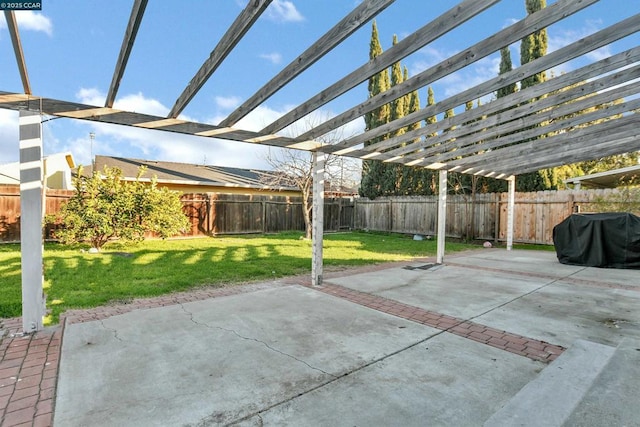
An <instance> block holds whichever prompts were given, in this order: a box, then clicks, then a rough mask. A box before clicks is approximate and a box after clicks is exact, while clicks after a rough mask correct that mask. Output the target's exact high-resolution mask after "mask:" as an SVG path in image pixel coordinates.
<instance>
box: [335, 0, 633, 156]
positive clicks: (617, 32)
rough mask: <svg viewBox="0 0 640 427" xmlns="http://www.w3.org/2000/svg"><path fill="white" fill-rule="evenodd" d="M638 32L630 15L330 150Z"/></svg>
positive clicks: (399, 127) (416, 120)
mask: <svg viewBox="0 0 640 427" xmlns="http://www.w3.org/2000/svg"><path fill="white" fill-rule="evenodd" d="M556 4H558V3H556ZM546 9H548V8H546ZM546 9H543V10H546ZM538 13H539V12H538ZM530 16H533V15H530ZM520 22H522V21H520ZM639 30H640V15H634V16H632V17H630V18H627V19H625V20H623V21H621V22H619V23H617V24H614V25H612V26H610V27H608V28H605V29H603V30H600V31H598V32H597V33H594V34H592V35H590V36H587V37H585V38H583V39H580V40H578V41H576V42H574V43H572V44H571V45H569V46H565V47H563V48H561V49H558V50H556V51H554V52H551V53H549V54H547V55H545V56H543V57H541V58H539V59H537V60H535V61H531V62H529V63H528V64H525V65H522V66H520V67H518V68H516V69H514V70H512V71H510V72H507V73H504V74H502V75H500V76H497V77H494V78H492V79H490V80H487V81H485V82H483V83H480V84H479V85H476V86H474V87H472V88H469V89H467V90H464V91H462V92H460V93H458V94H456V95H453V96H451V97H449V98H447V99H445V100H442V101H440V102H437V103H436V104H434V105H432V106H428V107H425V108H423V109H421V110H419V111H417V112H414V113H411V114H408V115H407V116H404V117H402V118H400V119H397V120H394V121H393V122H390V123H387V124H384V125H381V126H378V127H376V128H374V129H372V130H369V131H367V132H365V133H363V134H360V135H357V136H355V137H353V138H350V139H348V140H345V141H343V142H341V143H339V144H335V145H334V146H333V147H340V148H349V147H354V146H356V145H359V144H362V143H364V142H365V141H368V140H372V139H375V138H377V137H379V136H381V135H384V134H387V133H392V132H394V131H397V130H398V129H401V128H403V127H406V126H409V125H411V124H413V123H417V122H419V121H422V120H424V119H426V118H427V117H430V116H433V115H436V114H439V113H442V112H444V111H446V110H447V109H449V108H454V107H457V106H459V105H462V104H464V103H465V102H467V101H469V100H473V99H478V98H481V97H482V96H485V95H488V94H491V93H493V92H495V91H496V90H498V89H499V88H501V87H504V86H506V85H508V84H511V83H517V82H519V81H520V80H521V79H522V78H523V77H525V76H530V75H533V74H536V73H538V72H541V71H544V70H547V69H550V68H552V67H554V66H557V65H559V64H562V63H564V62H566V61H569V60H571V59H574V58H576V57H578V56H581V55H584V54H586V53H589V52H592V51H593V50H596V49H598V48H600V47H602V46H606V45H607V44H610V43H612V42H613V41H616V40H618V39H621V38H623V37H626V36H628V35H630V34H633V33H635V32H637V31H639ZM416 77H417V76H416ZM515 96H518V93H516V94H515ZM371 99H373V98H371ZM524 99H526V98H524V97H523V99H522V100H524ZM522 100H519V99H514V98H512V102H511V104H512V105H515V104H516V101H522ZM506 108H508V106H507V105H505V109H506ZM474 110H476V109H474ZM471 111H473V110H471ZM415 147H416V150H417V149H419V148H421V147H420V146H419V145H416V146H415ZM332 149H333V150H335V148H332ZM345 151H347V150H345Z"/></svg>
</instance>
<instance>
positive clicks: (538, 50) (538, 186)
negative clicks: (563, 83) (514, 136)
mask: <svg viewBox="0 0 640 427" xmlns="http://www.w3.org/2000/svg"><path fill="white" fill-rule="evenodd" d="M525 7H526V10H527V14H529V15H530V14H532V13H535V12H538V11H539V10H542V9H544V8H545V7H547V1H546V0H525ZM547 43H548V38H547V29H546V28H543V29H541V30H538V31H536V32H534V33H533V34H530V35H529V36H527V37H525V38H523V39H522V41H521V42H520V64H521V65H524V64H527V63H529V62H531V61H533V60H535V59H538V58H541V57H543V56H544V55H546V53H547ZM546 79H547V75H546V73H545V72H544V71H542V72H540V73H537V74H534V75H532V76H529V77H526V78H524V79H523V80H522V81H520V88H521V89H526V88H528V87H531V86H534V85H537V84H539V83H542V82H544V81H546ZM540 138H544V136H541V137H540ZM557 186H558V176H557V173H556V171H555V170H553V169H543V170H540V171H538V172H531V173H527V174H523V175H520V176H518V179H517V180H516V188H517V190H518V191H540V190H552V189H556V188H557Z"/></svg>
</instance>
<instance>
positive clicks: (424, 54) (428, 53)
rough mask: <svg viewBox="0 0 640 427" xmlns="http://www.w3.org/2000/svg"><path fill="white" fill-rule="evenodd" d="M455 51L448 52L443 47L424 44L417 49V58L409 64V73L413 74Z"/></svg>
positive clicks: (440, 60)
mask: <svg viewBox="0 0 640 427" xmlns="http://www.w3.org/2000/svg"><path fill="white" fill-rule="evenodd" d="M456 53H457V52H455V51H449V52H448V51H446V50H444V49H437V48H435V47H433V46H425V47H423V48H422V49H420V50H419V51H418V59H417V60H416V61H415V62H413V63H412V64H410V65H409V74H410V75H411V76H415V75H416V74H419V73H421V72H423V71H424V70H426V69H428V68H430V67H433V66H434V65H436V64H439V63H440V62H442V61H444V60H445V59H447V58H449V57H450V56H452V55H455V54H456Z"/></svg>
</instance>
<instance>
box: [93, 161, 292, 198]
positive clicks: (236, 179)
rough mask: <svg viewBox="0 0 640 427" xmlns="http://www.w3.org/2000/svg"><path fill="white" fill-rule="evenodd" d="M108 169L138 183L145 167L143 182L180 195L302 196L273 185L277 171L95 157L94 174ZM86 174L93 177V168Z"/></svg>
mask: <svg viewBox="0 0 640 427" xmlns="http://www.w3.org/2000/svg"><path fill="white" fill-rule="evenodd" d="M105 166H108V167H110V168H114V167H116V168H118V169H120V170H121V171H122V173H123V176H124V177H125V179H128V180H135V179H136V176H137V174H138V169H139V168H140V167H141V166H145V167H146V168H147V171H146V173H145V174H144V175H143V176H142V178H141V180H142V181H145V180H146V181H150V180H151V178H152V177H154V176H155V177H156V179H157V183H158V185H159V186H162V187H167V188H169V189H171V190H174V191H179V192H181V193H219V194H244V195H269V196H274V195H277V196H293V197H299V196H300V191H299V190H298V189H297V188H296V187H289V186H279V185H274V184H270V183H272V182H274V181H275V180H274V178H275V177H277V172H274V171H264V170H257V169H240V168H232V167H223V166H211V165H199V164H191V163H177V162H164V161H155V160H140V159H129V158H122V157H110V156H96V157H95V170H97V171H101V170H103V169H104V167H105ZM86 173H91V168H88V169H87V171H86Z"/></svg>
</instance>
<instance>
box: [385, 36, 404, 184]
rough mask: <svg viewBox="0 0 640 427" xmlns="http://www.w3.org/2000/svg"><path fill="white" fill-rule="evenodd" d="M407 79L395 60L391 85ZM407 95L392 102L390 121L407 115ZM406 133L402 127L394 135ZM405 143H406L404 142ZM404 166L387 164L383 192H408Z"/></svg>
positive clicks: (394, 41) (394, 38)
mask: <svg viewBox="0 0 640 427" xmlns="http://www.w3.org/2000/svg"><path fill="white" fill-rule="evenodd" d="M397 43H398V36H397V35H395V34H394V35H393V45H394V46H395V45H396V44H397ZM404 79H405V75H404V73H403V70H402V64H401V63H400V61H398V62H395V63H394V64H393V65H392V66H391V87H394V86H396V85H399V84H401V83H402V82H403V81H404ZM408 101H409V99H408V98H407V95H404V96H401V97H399V98H397V99H395V100H393V101H392V102H391V112H390V114H391V116H390V121H394V120H397V119H400V118H402V117H404V116H405V114H406V113H407V109H408V105H407V104H408ZM404 133H406V128H400V129H398V130H396V131H395V132H393V134H392V135H391V136H392V137H396V136H400V135H403V134H404ZM403 145H404V144H403ZM403 169H404V166H402V165H399V164H387V165H386V170H385V179H384V185H383V193H384V194H385V195H390V196H398V195H402V194H406V193H407V191H409V184H408V182H406V178H407V176H406V174H405V173H404V171H403Z"/></svg>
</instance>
